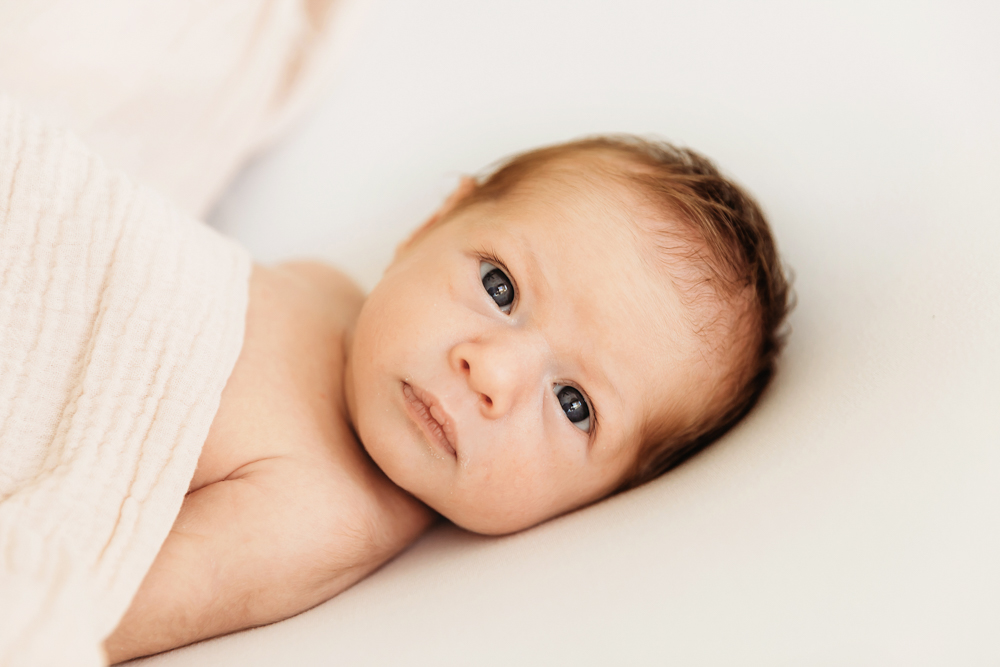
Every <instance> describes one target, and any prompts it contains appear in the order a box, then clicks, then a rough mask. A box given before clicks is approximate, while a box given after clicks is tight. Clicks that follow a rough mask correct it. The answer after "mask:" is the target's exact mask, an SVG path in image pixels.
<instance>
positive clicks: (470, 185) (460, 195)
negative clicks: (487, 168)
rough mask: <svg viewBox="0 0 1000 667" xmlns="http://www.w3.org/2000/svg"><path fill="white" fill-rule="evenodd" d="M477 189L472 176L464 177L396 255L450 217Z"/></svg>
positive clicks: (403, 243) (401, 244)
mask: <svg viewBox="0 0 1000 667" xmlns="http://www.w3.org/2000/svg"><path fill="white" fill-rule="evenodd" d="M476 187H478V183H476V179H474V178H472V177H471V176H462V178H461V179H460V180H459V182H458V187H456V188H455V189H454V190H452V192H451V194H450V195H448V198H447V199H445V200H444V203H442V204H441V206H439V207H438V210H436V211H434V213H433V214H432V215H431V217H429V218H427V220H425V221H424V222H423V224H421V225H420V226H419V227H417V228H416V229H415V230H413V233H411V234H410V236H409V237H408V238H407V239H406V240H404V241H403V242H402V243H400V244H399V245H398V246H396V254H397V255H398V254H399V253H400V252H401V251H403V250H406V249H407V248H409V247H410V246H411V245H413V244H414V243H415V242H416V241H418V240H420V238H421V237H422V236H423V235H424V234H425V233H426V232H427V231H429V230H430V229H432V228H433V227H434V226H435V225H436V224H437V223H438V222H440V221H441V220H444V219H445V218H446V217H448V214H449V213H451V212H452V211H454V210H455V207H457V206H458V205H459V204H460V203H461V202H462V200H463V199H465V198H466V197H468V196H469V195H471V194H472V193H473V192H475V190H476Z"/></svg>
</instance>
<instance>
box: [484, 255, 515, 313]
mask: <svg viewBox="0 0 1000 667" xmlns="http://www.w3.org/2000/svg"><path fill="white" fill-rule="evenodd" d="M479 277H480V278H481V279H482V281H483V289H485V290H486V293H487V294H489V295H490V296H491V297H492V298H493V302H494V303H496V304H497V308H499V309H500V310H502V311H503V312H505V313H509V312H510V308H511V304H513V303H514V283H512V282H511V281H510V278H508V277H507V274H506V273H504V272H503V271H502V270H500V269H498V268H497V267H495V266H494V265H492V264H490V263H489V262H479Z"/></svg>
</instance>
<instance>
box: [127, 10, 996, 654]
mask: <svg viewBox="0 0 1000 667" xmlns="http://www.w3.org/2000/svg"><path fill="white" fill-rule="evenodd" d="M346 9H347V10H348V11H347V13H346V15H345V20H344V22H343V25H342V33H343V34H342V36H341V40H342V52H341V61H340V66H339V70H338V73H337V78H336V81H335V82H334V85H333V87H332V89H331V94H330V95H329V97H328V98H327V99H326V100H325V102H324V103H323V104H322V106H321V107H320V108H318V109H317V110H316V111H315V113H313V114H312V115H311V116H309V117H308V118H307V119H306V120H305V122H303V123H302V124H301V125H300V126H299V127H298V128H297V129H296V131H295V132H294V133H293V134H292V135H291V136H289V137H287V138H286V139H285V140H284V141H283V142H282V143H281V144H279V145H278V146H276V147H275V148H274V149H273V150H272V151H270V152H269V153H267V154H266V155H264V156H262V157H261V158H260V159H259V160H257V161H256V162H255V163H254V164H253V165H252V166H251V168H249V169H248V170H247V172H246V173H245V174H244V175H243V176H242V177H241V179H240V180H239V182H238V183H237V184H236V185H235V187H234V188H233V189H232V191H231V192H230V194H229V196H228V197H227V198H226V199H225V200H224V201H223V202H222V203H221V204H220V205H219V207H218V208H217V210H216V211H215V213H214V215H213V218H212V219H213V224H215V225H217V226H218V227H220V228H221V229H223V230H225V231H227V232H229V233H231V234H233V235H235V236H236V237H237V238H238V239H240V240H241V241H243V242H244V243H245V244H246V245H247V246H248V247H249V248H250V250H251V251H252V252H253V253H254V255H255V256H256V257H257V258H258V259H259V260H260V261H263V262H273V261H278V260H281V259H285V258H290V257H298V256H314V257H315V256H319V257H321V258H324V259H326V260H328V261H330V262H332V263H334V264H336V265H338V266H341V267H343V268H346V269H347V270H348V271H349V272H350V273H351V274H353V275H354V276H355V277H356V278H357V279H358V280H359V281H360V282H361V283H362V284H363V285H365V286H371V285H372V284H374V282H375V281H376V280H377V278H378V275H379V273H380V271H381V268H382V267H383V266H384V264H385V263H386V262H387V261H388V259H389V257H390V255H391V252H392V249H393V246H394V244H395V243H396V242H397V241H398V240H399V239H401V238H402V236H403V235H404V234H405V232H406V231H407V230H408V229H409V228H411V227H413V226H414V225H416V224H417V223H418V222H419V221H420V220H421V218H422V217H423V216H425V215H427V214H428V213H429V212H430V211H431V210H432V209H433V208H434V207H435V205H436V204H437V202H438V201H439V200H440V198H442V197H443V196H444V195H445V194H446V193H447V191H448V189H449V188H450V187H451V186H452V185H454V183H455V181H456V177H457V175H458V174H460V173H464V172H473V171H476V170H479V169H481V168H482V167H484V166H485V165H487V164H488V163H490V162H492V161H493V160H495V159H497V158H499V157H501V156H503V155H506V154H509V153H511V152H515V151H519V150H522V149H525V148H529V147H532V146H535V145H537V144H542V143H552V142H556V141H561V140H564V139H568V138H572V137H576V136H579V135H583V134H589V133H597V132H618V131H625V132H636V133H642V134H649V133H652V134H656V135H659V136H662V137H664V138H667V139H670V140H672V141H675V142H677V143H680V144H684V145H689V146H692V147H694V148H696V149H698V150H700V151H703V152H705V153H707V154H708V155H709V156H711V157H713V158H714V159H715V160H716V161H717V162H718V163H719V164H720V166H721V167H722V168H723V169H724V170H725V171H727V172H728V173H730V174H732V175H734V176H735V177H736V178H737V180H739V181H741V182H742V183H743V184H745V185H746V186H747V187H748V188H749V189H750V190H751V191H752V192H753V193H755V194H756V195H757V197H758V198H759V199H760V201H761V202H762V204H763V206H764V208H765V209H766V211H767V212H768V213H769V215H770V218H771V221H772V224H773V227H774V230H775V233H776V235H777V238H778V241H779V244H780V246H781V249H782V251H783V253H784V256H785V259H786V261H787V263H788V264H789V265H790V266H791V267H792V269H793V270H794V273H795V289H796V292H797V295H798V301H799V303H798V307H797V308H796V310H795V311H794V313H793V315H792V318H791V324H792V327H793V333H792V337H791V339H790V344H789V347H788V349H787V353H786V355H785V356H784V358H783V361H782V364H781V369H780V374H779V377H778V379H777V381H776V383H775V385H774V387H773V388H772V390H770V391H769V392H768V394H767V395H766V396H765V398H764V400H763V402H762V405H761V406H760V407H759V408H758V410H757V411H756V412H755V413H754V414H752V415H751V417H750V418H749V419H748V420H746V421H745V422H744V423H743V424H742V425H741V426H740V427H738V428H737V429H736V430H735V431H734V432H733V433H731V434H730V435H729V436H727V437H726V438H724V439H723V441H721V442H720V443H718V444H717V445H716V446H714V447H713V448H711V449H710V450H709V451H707V452H706V453H705V454H704V455H702V456H699V457H698V458H696V459H695V460H693V461H692V462H690V463H689V464H687V465H685V466H683V467H682V468H681V469H679V470H677V471H675V472H674V473H671V474H670V475H668V476H666V477H665V478H663V479H661V480H658V481H657V482H655V483H653V484H651V485H648V486H647V487H645V488H642V489H640V490H637V491H635V492H632V493H629V494H626V495H624V496H620V497H618V498H615V499H612V500H610V501H607V502H605V503H602V504H600V505H598V506H595V507H593V508H590V509H588V510H585V511H583V512H578V513H575V514H573V515H570V516H568V517H564V518H562V519H559V520H557V521H553V522H550V523H548V524H546V525H544V526H541V527H539V528H536V529H533V530H531V531H528V532H526V533H523V534H520V535H515V536H511V537H507V538H500V539H493V538H483V537H478V536H474V535H469V534H466V533H463V532H461V531H458V530H456V529H454V528H451V527H443V528H440V529H438V530H436V531H434V532H432V533H431V534H429V535H428V536H426V537H425V538H424V539H422V540H421V541H420V542H418V543H417V544H416V545H415V546H414V547H413V548H412V549H410V550H409V551H407V552H406V553H404V554H403V555H402V556H401V557H400V558H398V559H396V560H395V561H393V562H392V563H390V564H389V565H388V566H386V567H385V568H383V569H382V570H381V571H380V572H378V573H376V574H375V575H374V576H373V577H371V578H369V579H368V580H366V581H364V582H362V583H361V584H359V585H358V586H356V587H355V588H353V589H351V590H349V591H347V592H346V593H344V594H342V595H341V596H339V597H338V598H335V599H334V600H332V601H330V602H328V603H326V604H325V605H322V606H320V607H318V608H316V609H314V610H312V611H310V612H307V613H306V614H303V615H301V616H299V617H297V618H294V619H291V620H289V621H285V622H283V623H279V624H276V625H274V626H270V627H267V628H263V629H259V630H255V631H250V632H246V633H240V634H238V635H234V636H230V637H225V638H221V639H217V640H213V641H210V642H206V643H203V644H200V645H196V646H194V647H190V648H186V649H180V650H178V651H174V652H172V653H169V654H166V655H163V656H159V657H156V658H153V659H149V660H148V661H144V664H146V663H148V665H150V666H155V667H161V666H162V667H170V666H174V665H202V664H204V665H230V664H231V665H237V664H238V665H271V664H296V665H326V664H336V665H356V664H365V665H367V664H372V665H376V664H421V665H422V664H427V665H510V664H539V665H542V664H545V665H548V664H588V665H591V664H592V665H606V664H681V665H728V664H740V665H822V664H829V665H842V664H871V665H886V664H907V665H918V664H935V665H944V664H948V665H953V664H962V665H973V664H997V663H998V662H1000V644H997V642H996V641H995V636H996V632H997V628H998V627H1000V572H998V568H997V565H996V564H997V563H998V562H1000V345H998V339H1000V264H998V261H997V259H998V258H1000V197H998V195H997V191H998V189H1000V122H998V121H997V118H998V117H1000V40H998V39H997V38H996V32H997V29H998V28H1000V4H998V3H996V2H987V1H981V2H912V1H896V2H870V1H869V2H839V3H823V4H821V3H797V2H777V1H773V0H771V1H762V2H722V1H720V0H710V1H703V2H690V3H680V2H670V1H664V0H656V1H653V0H600V1H593V0H592V1H583V0H575V1H570V0H506V1H504V2H499V1H492V0H477V1H476V2H467V1H466V2H463V1H459V0H425V1H424V2H419V3H417V2H406V1H404V0H372V1H371V2H369V3H368V4H366V5H358V4H357V3H355V5H351V6H348V7H347V8H346Z"/></svg>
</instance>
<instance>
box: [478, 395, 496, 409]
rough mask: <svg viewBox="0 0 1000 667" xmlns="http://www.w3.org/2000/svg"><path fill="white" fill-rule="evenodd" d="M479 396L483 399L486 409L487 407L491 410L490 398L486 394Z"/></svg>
mask: <svg viewBox="0 0 1000 667" xmlns="http://www.w3.org/2000/svg"><path fill="white" fill-rule="evenodd" d="M480 396H482V397H483V403H485V404H486V407H488V408H492V407H493V399H492V398H490V397H489V396H487V395H486V394H480Z"/></svg>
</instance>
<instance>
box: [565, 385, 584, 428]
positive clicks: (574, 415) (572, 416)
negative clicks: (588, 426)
mask: <svg viewBox="0 0 1000 667" xmlns="http://www.w3.org/2000/svg"><path fill="white" fill-rule="evenodd" d="M559 405H560V407H562V409H563V412H565V413H566V416H567V417H569V420H570V421H571V422H573V423H574V424H575V423H576V422H582V421H583V420H584V419H586V418H587V417H589V416H590V409H589V408H588V407H587V402H586V401H585V400H583V396H581V395H580V392H578V391H577V390H576V389H573V387H563V388H562V390H560V392H559Z"/></svg>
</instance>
